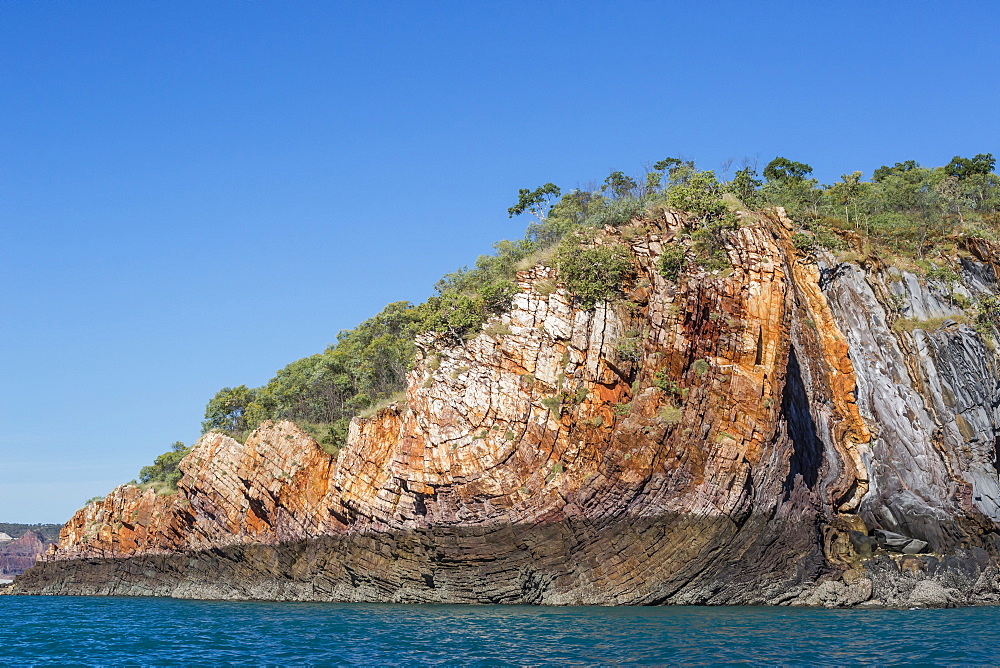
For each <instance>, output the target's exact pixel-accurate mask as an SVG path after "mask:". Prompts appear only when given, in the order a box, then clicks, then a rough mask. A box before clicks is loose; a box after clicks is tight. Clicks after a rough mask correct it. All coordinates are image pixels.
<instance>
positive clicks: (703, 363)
mask: <svg viewBox="0 0 1000 668" xmlns="http://www.w3.org/2000/svg"><path fill="white" fill-rule="evenodd" d="M691 368H692V369H694V372H695V375H697V376H698V377H699V378H701V377H702V376H704V375H705V374H706V373H708V370H709V369H710V368H711V365H709V363H708V360H706V359H696V360H695V361H694V363H693V364H692V365H691Z"/></svg>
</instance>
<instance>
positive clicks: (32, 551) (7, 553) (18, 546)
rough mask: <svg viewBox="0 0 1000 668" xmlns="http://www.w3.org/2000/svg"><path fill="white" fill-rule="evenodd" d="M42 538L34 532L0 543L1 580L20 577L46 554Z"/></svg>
mask: <svg viewBox="0 0 1000 668" xmlns="http://www.w3.org/2000/svg"><path fill="white" fill-rule="evenodd" d="M45 546H46V544H45V543H44V542H43V540H42V537H41V536H40V535H39V534H36V533H35V532H33V531H27V532H25V533H24V535H22V536H20V537H18V538H15V539H13V540H9V541H3V542H0V579H8V578H11V577H13V576H15V575H20V574H21V573H23V572H24V571H26V570H28V569H29V568H31V567H32V566H34V565H35V562H36V561H38V558H39V557H41V556H42V554H44V552H45Z"/></svg>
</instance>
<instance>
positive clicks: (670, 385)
mask: <svg viewBox="0 0 1000 668" xmlns="http://www.w3.org/2000/svg"><path fill="white" fill-rule="evenodd" d="M653 385H654V386H655V387H658V388H659V389H661V390H663V391H664V392H666V393H667V394H680V391H681V386H680V385H679V384H678V383H677V381H675V380H671V379H670V378H667V373H666V372H665V371H657V372H656V373H654V374H653Z"/></svg>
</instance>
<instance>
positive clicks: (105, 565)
mask: <svg viewBox="0 0 1000 668" xmlns="http://www.w3.org/2000/svg"><path fill="white" fill-rule="evenodd" d="M786 223H787V220H784V219H783V218H782V214H781V213H780V212H779V213H778V214H775V215H774V217H773V218H767V219H757V220H753V221H749V220H748V222H747V224H746V225H745V226H744V227H743V228H742V229H741V230H739V231H738V232H737V233H735V234H734V235H733V238H732V240H731V247H730V250H729V252H730V259H731V260H732V263H733V266H734V269H733V271H732V272H731V273H726V274H720V273H718V272H716V273H714V274H708V273H705V272H703V271H700V270H698V271H693V273H688V274H686V275H684V276H682V277H681V278H680V279H679V280H678V281H676V282H672V281H668V280H666V279H665V278H664V277H663V276H662V275H661V274H660V273H659V272H658V271H657V263H658V259H659V255H660V253H661V252H662V249H663V247H664V244H666V243H669V242H670V241H671V239H672V238H673V236H674V235H675V234H677V233H678V230H679V229H680V224H681V221H680V219H679V218H678V217H676V216H674V215H672V214H667V215H666V217H665V218H664V219H663V220H660V221H656V224H655V226H654V231H653V232H649V233H646V234H643V235H639V236H635V237H633V238H631V239H629V240H628V241H627V242H626V243H627V244H628V245H629V246H630V247H631V249H632V251H633V256H634V263H635V276H636V278H635V280H634V281H633V282H632V283H631V284H630V285H627V286H623V290H624V291H625V293H626V294H627V295H628V299H626V300H623V301H621V302H619V303H615V304H604V303H602V304H598V306H597V307H596V308H594V309H592V310H582V309H581V308H579V307H576V306H574V303H573V300H572V298H571V297H570V295H569V294H568V293H567V291H566V289H565V286H563V285H562V284H560V283H558V282H557V281H558V276H557V274H556V272H555V271H554V270H553V269H550V268H548V267H545V266H536V267H535V268H534V269H532V270H529V271H526V272H521V273H520V274H519V277H518V280H519V285H520V288H521V292H520V293H519V294H518V295H517V296H516V297H515V299H514V304H513V308H512V309H511V311H510V312H509V313H507V314H504V315H502V316H500V317H498V318H496V319H495V321H494V322H491V323H489V324H488V325H487V327H486V328H485V330H484V333H482V334H480V335H479V336H477V337H476V338H474V339H472V340H471V341H468V342H465V343H463V344H461V345H448V346H441V345H439V344H437V343H436V342H435V341H434V340H432V339H431V338H430V337H427V338H424V339H421V340H419V341H418V346H419V355H418V360H417V364H416V366H415V368H414V370H413V371H412V372H411V373H410V375H409V387H408V391H407V396H406V401H405V402H401V403H400V404H398V405H394V406H390V407H388V408H385V409H383V410H382V411H380V412H379V413H378V414H377V415H376V416H374V417H372V418H369V419H361V418H356V419H355V420H354V421H353V422H352V424H351V428H350V434H349V439H348V445H347V446H346V447H345V448H344V449H343V450H342V451H341V452H340V453H339V455H338V456H337V457H336V458H334V457H331V456H330V455H328V454H326V453H325V452H324V451H323V450H322V449H321V448H320V446H319V445H318V444H317V443H316V442H315V441H314V440H313V439H312V438H310V437H309V436H308V435H307V434H306V433H304V432H303V431H301V430H300V429H298V428H297V427H296V426H295V425H294V424H292V423H290V422H281V423H266V424H265V425H263V426H262V427H261V428H260V429H258V430H257V431H256V432H255V433H254V434H252V435H251V436H250V437H249V438H248V439H247V441H246V443H245V444H240V443H238V442H237V441H235V440H233V439H231V438H229V437H227V436H224V435H221V434H216V433H211V434H207V435H206V436H204V437H203V438H202V439H201V441H199V443H198V444H197V445H196V446H195V447H194V448H193V449H192V451H191V453H190V454H189V455H188V456H187V457H186V458H185V459H184V461H183V462H182V463H181V470H182V472H183V477H182V479H181V481H180V483H179V485H178V487H179V493H178V494H176V495H174V496H165V497H160V496H156V494H155V493H154V492H153V491H145V492H143V491H140V490H139V489H137V488H135V487H131V486H122V487H119V488H118V489H116V490H115V491H114V492H112V494H110V495H109V496H108V497H107V498H106V499H104V500H103V501H99V502H95V503H92V504H90V505H89V506H87V507H86V508H84V509H82V510H80V511H79V512H78V513H77V514H76V515H75V516H74V517H73V518H72V520H70V522H69V523H68V524H67V525H66V527H65V528H64V530H63V532H62V535H61V539H60V543H59V546H58V548H57V549H55V550H53V552H52V553H51V554H49V555H48V556H47V558H46V562H45V564H42V565H41V566H39V567H38V568H36V569H35V571H32V572H31V573H29V574H28V575H27V576H25V577H24V578H22V580H21V581H20V582H19V586H20V587H21V588H22V589H23V590H25V591H47V592H70V593H140V594H142V593H151V594H159V595H174V596H199V597H220V598H285V599H302V600H380V601H442V602H449V601H469V602H473V601H478V602H530V603H563V604H565V603H627V604H634V603H663V602H675V603H702V602H710V603H725V602H738V603H773V602H780V601H788V600H791V599H793V598H794V597H795V596H797V595H799V593H800V591H805V588H806V587H807V586H808V585H809V584H811V583H815V582H817V581H819V580H821V579H824V578H828V577H832V576H834V575H836V574H838V573H841V572H843V571H844V570H845V569H849V568H852V567H856V566H857V563H858V562H857V560H858V558H859V557H858V552H857V550H856V546H855V545H854V544H853V543H852V542H851V540H849V537H850V536H853V534H852V531H854V533H857V534H864V533H865V532H866V529H867V528H871V527H870V526H867V524H870V523H871V522H870V520H866V519H865V517H863V516H862V514H859V507H860V506H861V503H862V500H863V499H865V498H869V497H870V496H871V495H870V494H869V492H870V487H871V484H872V483H871V473H870V471H871V470H872V467H871V464H870V462H871V460H872V456H873V455H872V453H873V450H872V445H871V444H872V439H873V436H872V432H871V430H870V429H869V422H870V420H867V421H866V419H865V418H864V417H862V415H861V413H860V412H859V407H858V404H857V400H856V390H857V378H856V375H855V370H854V365H853V364H852V360H851V355H850V353H851V349H850V347H849V345H848V341H847V339H846V338H845V336H844V334H843V333H842V331H841V329H840V328H839V327H838V323H837V319H836V317H835V314H834V312H833V311H832V310H831V306H830V304H829V303H828V300H827V298H826V297H825V295H824V291H823V290H822V289H821V287H820V284H821V275H820V269H819V268H818V266H817V265H816V264H815V263H814V262H812V261H810V260H809V259H807V258H804V257H802V256H801V254H798V253H796V251H795V250H794V249H793V247H792V245H791V243H790V234H791V233H790V231H789V229H788V228H789V227H790V226H788V225H787V224H786ZM621 240H622V239H621V237H620V236H619V233H618V232H616V231H615V230H611V229H610V228H609V229H608V230H606V231H605V233H604V237H603V241H600V240H599V243H601V242H606V241H621ZM866 523H867V524H866ZM85 563H86V564H87V565H82V564H85ZM827 589H829V587H828V588H827ZM870 590H871V587H868V590H867V591H869V594H870Z"/></svg>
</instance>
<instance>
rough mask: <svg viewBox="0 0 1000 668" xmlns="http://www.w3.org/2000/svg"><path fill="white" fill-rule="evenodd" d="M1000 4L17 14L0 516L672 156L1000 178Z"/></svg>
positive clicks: (3, 7)
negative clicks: (558, 203)
mask: <svg viewBox="0 0 1000 668" xmlns="http://www.w3.org/2000/svg"><path fill="white" fill-rule="evenodd" d="M998 28H1000V3H997V2H995V1H990V2H962V3H942V2H933V3H932V2H913V1H910V2H837V3H834V2H806V1H800V2H765V1H756V2H746V1H745V0H744V1H740V2H606V3H598V2H575V3H570V2H537V1H532V2H510V1H505V2H480V1H476V2H458V1H450V2H409V3H404V2H333V1H323V2H297V1H286V2H277V1H270V0H259V1H256V2H203V1H200V0H199V1H198V2H135V1H128V2H114V1H109V0H102V1H100V2H98V1H96V0H95V1H91V2H87V1H83V0H81V1H79V2H48V1H45V0H3V1H2V2H0V308H2V319H0V520H2V521H9V522H64V521H65V520H66V519H68V518H69V516H70V515H71V514H72V513H73V511H74V510H76V509H77V508H78V507H80V506H81V505H82V503H83V502H84V501H85V500H86V499H88V498H89V497H91V496H96V495H103V494H106V493H107V492H109V491H110V490H111V489H112V488H113V487H114V486H115V485H117V484H118V483H121V482H124V481H127V480H129V479H131V478H133V477H135V476H136V475H137V473H138V469H139V468H140V467H141V466H143V465H146V464H148V463H150V462H151V461H152V459H153V458H154V457H155V456H156V455H158V454H159V453H161V452H164V451H165V450H167V449H168V448H169V446H170V444H171V443H172V442H173V441H175V440H182V441H184V442H186V443H191V442H193V441H194V440H195V439H196V438H197V437H198V435H199V423H200V421H201V418H202V413H203V410H204V405H205V403H206V402H207V400H208V399H209V398H210V397H211V396H212V395H213V394H214V393H215V391H217V390H218V389H219V388H221V387H223V386H227V385H230V386H231V385H239V384H241V383H245V384H247V385H252V386H253V385H260V384H262V383H264V382H266V381H267V380H268V379H269V378H270V377H271V376H272V375H273V373H274V372H275V371H276V370H277V369H279V368H280V367H282V366H284V365H285V364H287V363H288V362H290V361H292V360H294V359H297V358H299V357H303V356H305V355H309V354H313V353H316V352H320V351H321V350H322V349H323V348H324V347H326V345H327V344H329V343H332V342H333V341H334V340H335V337H336V334H337V332H338V331H339V330H341V329H344V328H349V327H352V326H354V325H356V324H357V323H358V322H360V321H361V320H363V319H365V318H367V317H369V316H371V315H373V314H374V313H376V312H377V311H379V310H380V309H381V307H382V306H383V305H384V304H386V303H387V302H390V301H397V300H403V299H405V300H410V301H414V302H419V301H422V300H423V299H425V298H426V297H427V296H428V295H429V294H430V293H431V292H432V286H433V284H434V282H435V281H436V280H437V279H438V278H439V277H440V276H441V275H442V274H444V273H446V272H448V271H451V270H453V269H455V268H457V267H459V266H461V265H464V264H471V263H472V262H474V260H475V258H476V256H477V255H479V254H480V253H484V252H487V251H489V249H490V244H491V243H492V242H494V241H496V240H498V239H502V238H517V237H520V236H521V234H522V233H523V230H524V226H525V223H526V221H523V220H516V219H515V220H510V219H508V217H507V215H506V209H507V207H508V206H510V205H511V204H513V203H514V200H515V194H516V192H517V189H518V188H522V187H531V188H534V187H536V186H538V185H540V184H541V183H544V182H547V181H553V182H555V183H557V184H559V185H561V186H563V187H564V188H570V187H574V186H578V185H585V184H587V183H588V182H590V181H592V180H597V181H600V180H602V179H603V178H604V176H606V175H607V174H608V172H609V171H611V170H612V169H621V170H624V171H626V172H630V173H631V172H636V171H638V170H640V169H641V167H642V165H643V164H644V163H648V162H654V161H656V160H659V159H661V158H664V157H666V156H677V155H682V156H684V157H687V158H694V159H696V160H697V161H698V164H699V166H700V167H702V168H706V169H717V168H719V166H720V165H721V164H722V163H723V162H724V161H725V160H727V159H729V158H733V159H735V160H736V163H737V164H738V163H739V161H740V160H741V159H743V158H749V159H751V160H755V159H756V160H759V165H760V166H761V167H762V166H763V165H764V164H765V163H766V162H767V161H769V160H770V159H771V158H773V157H774V156H776V155H783V156H786V157H789V158H791V159H794V160H799V161H803V162H807V163H809V164H811V165H813V167H814V168H815V170H816V171H815V175H816V176H817V177H818V178H819V179H820V180H821V181H824V182H830V181H833V180H836V179H837V178H838V177H839V176H840V174H842V173H845V172H851V171H853V170H855V169H860V170H863V171H864V172H865V173H866V174H870V173H871V171H872V170H873V169H875V168H876V167H878V166H880V165H882V164H885V163H889V164H891V163H893V162H896V161H899V160H906V159H915V160H917V161H919V162H920V163H922V164H925V165H940V164H944V163H946V162H947V161H948V160H950V159H951V157H952V156H954V155H956V154H960V155H967V156H971V155H973V154H975V153H980V152H992V153H994V154H997V155H1000V141H998V140H1000V124H998V121H1000V58H998V48H1000V47H998V42H997V30H998Z"/></svg>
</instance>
